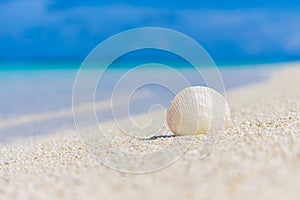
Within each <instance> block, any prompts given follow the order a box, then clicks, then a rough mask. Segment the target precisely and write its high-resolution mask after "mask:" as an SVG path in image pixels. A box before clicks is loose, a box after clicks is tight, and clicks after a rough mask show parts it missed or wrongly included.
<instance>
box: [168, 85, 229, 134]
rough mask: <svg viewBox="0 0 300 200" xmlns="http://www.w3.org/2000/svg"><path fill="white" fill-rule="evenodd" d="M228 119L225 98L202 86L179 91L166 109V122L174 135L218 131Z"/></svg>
mask: <svg viewBox="0 0 300 200" xmlns="http://www.w3.org/2000/svg"><path fill="white" fill-rule="evenodd" d="M229 120H230V111H229V107H228V103H227V101H226V99H225V98H224V97H223V96H222V95H221V94H220V93H218V92H217V91H215V90H214V89H211V88H208V87H202V86H195V87H188V88H185V89H184V90H182V91H180V92H179V93H178V94H177V95H176V96H175V98H174V99H173V101H172V103H171V105H170V107H169V109H168V111H167V124H168V126H169V128H170V129H171V131H172V132H173V133H174V134H176V135H197V134H203V133H212V132H215V131H220V130H222V129H224V127H225V126H226V125H227V124H228V122H229Z"/></svg>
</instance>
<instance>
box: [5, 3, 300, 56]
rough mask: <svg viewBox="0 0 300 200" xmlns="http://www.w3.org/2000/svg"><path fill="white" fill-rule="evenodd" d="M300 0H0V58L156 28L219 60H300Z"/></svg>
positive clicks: (69, 50) (74, 50)
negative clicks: (187, 40) (190, 41)
mask: <svg viewBox="0 0 300 200" xmlns="http://www.w3.org/2000/svg"><path fill="white" fill-rule="evenodd" d="M299 22H300V2H299V1H292V0H290V1H276V0H273V1H270V0H267V1H259V0H252V1H240V2H235V1H228V0H227V1H189V0H186V1H169V0H165V1H161V0H152V1H140V0H128V1H110V0H100V1H92V0H86V1H83V0H79V1H78V0H77V1H72V0H65V1H61V0H0V24H1V26H0V45H1V47H0V59H4V60H16V59H61V58H79V59H83V58H84V57H85V56H86V55H87V53H88V52H89V51H90V50H92V49H93V48H94V47H95V46H96V45H97V44H98V43H100V42H101V41H103V40H104V39H106V38H108V37H110V36H112V35H113V34H116V33H118V32H120V31H124V30H128V29H131V28H137V27H144V26H159V27H166V28H171V29H174V30H177V31H181V32H183V33H185V34H187V35H189V36H191V37H192V38H194V39H196V40H197V41H198V42H199V43H200V44H201V45H202V46H203V47H204V48H205V49H206V50H207V51H208V52H209V54H210V55H211V56H212V57H213V58H214V59H216V60H225V61H226V60H234V59H236V60H251V59H256V60H259V59H261V60H264V59H265V60H270V59H271V60H272V59H273V60H291V59H293V60H295V59H300V23H299Z"/></svg>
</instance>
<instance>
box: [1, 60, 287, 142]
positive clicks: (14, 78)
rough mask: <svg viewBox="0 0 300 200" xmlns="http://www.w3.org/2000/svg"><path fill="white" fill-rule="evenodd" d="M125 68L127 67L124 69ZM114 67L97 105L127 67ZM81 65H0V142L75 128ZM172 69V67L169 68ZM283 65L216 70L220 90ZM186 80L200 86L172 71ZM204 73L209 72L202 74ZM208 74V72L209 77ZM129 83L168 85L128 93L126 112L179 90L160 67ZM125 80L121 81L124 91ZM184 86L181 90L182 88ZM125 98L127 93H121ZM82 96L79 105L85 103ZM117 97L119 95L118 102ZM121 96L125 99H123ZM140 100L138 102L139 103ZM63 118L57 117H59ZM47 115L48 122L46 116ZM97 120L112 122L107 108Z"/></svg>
mask: <svg viewBox="0 0 300 200" xmlns="http://www.w3.org/2000/svg"><path fill="white" fill-rule="evenodd" d="M128 66H129V67H128ZM128 66H127V67H123V66H117V67H116V66H115V67H113V68H111V69H109V70H107V71H106V72H105V74H104V76H103V77H102V79H101V81H100V82H99V85H98V87H97V89H96V92H95V99H96V101H97V102H101V101H107V100H110V98H111V92H112V90H113V89H114V86H115V85H116V83H117V81H118V80H120V78H121V77H122V76H124V74H126V73H128V71H130V70H131V69H132V68H131V67H130V65H128ZM79 67H80V63H79V64H78V63H75V62H61V63H59V62H55V63H51V62H48V63H45V62H23V63H21V62H19V63H0V85H1V90H0V142H9V141H12V140H13V139H15V138H19V137H27V136H35V135H45V134H48V133H51V132H55V131H57V130H61V129H74V122H73V118H72V91H73V84H74V81H75V78H76V74H77V72H78V69H79ZM170 67H172V66H170ZM280 67H284V63H282V64H280V63H279V64H268V65H243V66H221V67H218V69H219V71H220V74H221V77H222V79H223V82H224V86H225V91H226V92H229V91H230V90H232V89H234V88H237V87H241V86H244V85H248V84H253V83H258V82H261V81H264V80H266V79H268V77H269V76H270V73H271V72H272V71H273V70H274V69H277V68H280ZM174 69H175V70H177V71H178V72H179V73H180V74H181V75H183V76H185V77H186V78H187V80H188V81H189V82H190V84H191V85H205V82H204V81H203V79H202V78H201V77H200V76H198V75H197V76H196V75H195V74H196V73H195V71H193V70H192V69H191V68H190V67H183V68H182V67H178V66H176V67H174ZM205 70H208V71H209V69H205ZM208 74H209V73H208ZM133 77H136V78H131V80H132V79H134V80H143V79H145V78H146V77H147V80H151V78H153V80H154V82H155V80H158V79H157V78H158V77H160V79H159V80H169V82H168V83H170V84H171V86H167V87H161V86H159V85H158V84H148V85H146V86H144V87H138V89H137V90H136V92H135V93H132V95H131V97H132V98H131V99H130V101H128V102H129V103H128V105H124V106H127V107H128V109H129V111H130V113H132V114H138V113H143V112H147V110H148V109H149V108H150V107H151V105H154V104H160V105H162V106H163V107H168V105H169V103H170V102H171V100H172V98H173V97H174V94H172V92H171V91H170V90H168V87H172V84H173V85H176V84H177V85H179V87H180V86H181V85H180V83H179V82H178V80H177V79H176V78H175V79H174V78H173V77H170V73H169V72H168V71H167V70H163V69H160V68H157V67H156V68H153V69H152V68H150V69H146V68H145V69H140V70H139V71H138V72H136V73H135V74H134V76H133ZM129 82H130V81H127V82H126V81H124V82H122V84H123V86H124V85H126V84H127V83H128V85H130V84H131V83H129ZM182 87H184V85H182ZM122 92H124V95H125V94H126V93H129V92H132V91H126V89H125V90H122ZM86 95H88V94H85V93H84V92H82V100H79V101H78V102H82V105H84V104H86V103H90V102H85V98H84V97H85V96H86ZM121 96H122V95H120V97H121ZM125 96H126V95H125ZM139 97H142V98H139ZM62 112H63V113H65V114H62V115H60V113H62ZM49 113H50V116H51V117H47V116H48V115H49ZM97 115H98V117H99V119H100V120H102V121H107V120H111V119H112V117H113V116H112V114H111V111H110V109H109V108H105V110H103V111H101V110H99V111H98V112H97Z"/></svg>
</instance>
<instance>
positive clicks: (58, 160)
mask: <svg viewBox="0 0 300 200" xmlns="http://www.w3.org/2000/svg"><path fill="white" fill-rule="evenodd" d="M299 75H300V64H289V66H287V67H286V68H284V69H280V70H277V71H275V73H274V74H273V75H272V77H271V78H270V79H269V80H267V81H265V82H263V83H259V84H256V85H250V86H247V87H242V88H239V89H236V90H234V91H232V92H230V93H228V94H227V99H228V102H229V105H230V109H231V115H232V120H231V124H230V126H229V127H228V129H227V130H226V131H224V132H222V133H221V135H220V138H219V140H218V142H217V144H216V145H215V146H214V148H213V150H212V151H211V152H210V153H209V155H208V156H206V157H205V158H203V159H200V158H199V153H201V152H200V149H199V146H201V145H202V144H203V142H204V141H205V137H207V136H203V135H201V136H197V137H196V138H193V140H192V141H193V144H192V145H191V146H189V148H188V150H187V151H186V152H185V154H184V155H183V156H181V157H180V158H179V159H178V160H177V161H176V162H175V163H174V164H172V165H170V166H168V167H165V168H163V169H160V170H157V171H155V172H151V173H144V174H131V173H122V172H119V171H116V170H113V169H111V168H109V167H106V166H104V165H102V164H101V163H100V162H99V161H97V160H96V159H95V157H94V155H93V154H92V153H91V152H90V151H91V149H92V148H91V146H92V147H96V149H97V144H95V141H94V144H93V143H92V142H91V144H90V145H91V146H88V147H87V146H86V145H84V144H83V143H82V141H81V139H80V138H79V136H78V135H77V133H76V131H74V130H61V131H58V132H56V133H53V134H49V135H47V136H40V137H35V138H28V139H22V140H19V141H16V142H14V143H12V144H7V145H2V146H1V147H0V153H1V159H0V199H16V198H19V199H299V198H300V193H299V192H298V190H299V188H300V90H299V89H300V88H299V85H300V78H299V77H298V76H299ZM22 123H26V122H22ZM114 131H116V130H113V129H112V132H114ZM112 138H113V139H112V141H113V142H114V143H113V144H114V145H117V146H118V148H127V149H126V150H128V151H132V152H133V153H134V152H135V153H139V152H146V153H147V152H149V151H156V150H157V149H159V148H160V147H161V146H164V145H166V144H170V145H171V146H176V145H178V144H181V143H180V142H186V141H191V137H166V138H156V139H153V140H137V139H132V138H130V137H123V136H118V133H117V131H116V134H115V136H114V137H112ZM100 146H101V144H100ZM129 147H130V148H129ZM100 149H101V151H100V152H98V153H99V154H103V153H108V154H109V153H110V150H111V149H110V147H109V146H105V145H104V146H102V148H100ZM161 156H162V157H163V156H168V155H167V154H166V155H164V154H162V155H161ZM157 159H159V158H157ZM115 162H117V161H115ZM157 162H160V161H159V160H157ZM114 164H117V163H114ZM132 167H134V169H136V168H135V167H144V163H139V164H137V165H135V166H132Z"/></svg>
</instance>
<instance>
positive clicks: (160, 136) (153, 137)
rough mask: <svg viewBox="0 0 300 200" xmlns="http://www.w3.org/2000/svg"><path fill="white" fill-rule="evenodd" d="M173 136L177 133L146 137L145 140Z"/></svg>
mask: <svg viewBox="0 0 300 200" xmlns="http://www.w3.org/2000/svg"><path fill="white" fill-rule="evenodd" d="M172 137H176V135H155V136H152V137H150V138H146V139H144V140H156V139H160V138H172Z"/></svg>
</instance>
